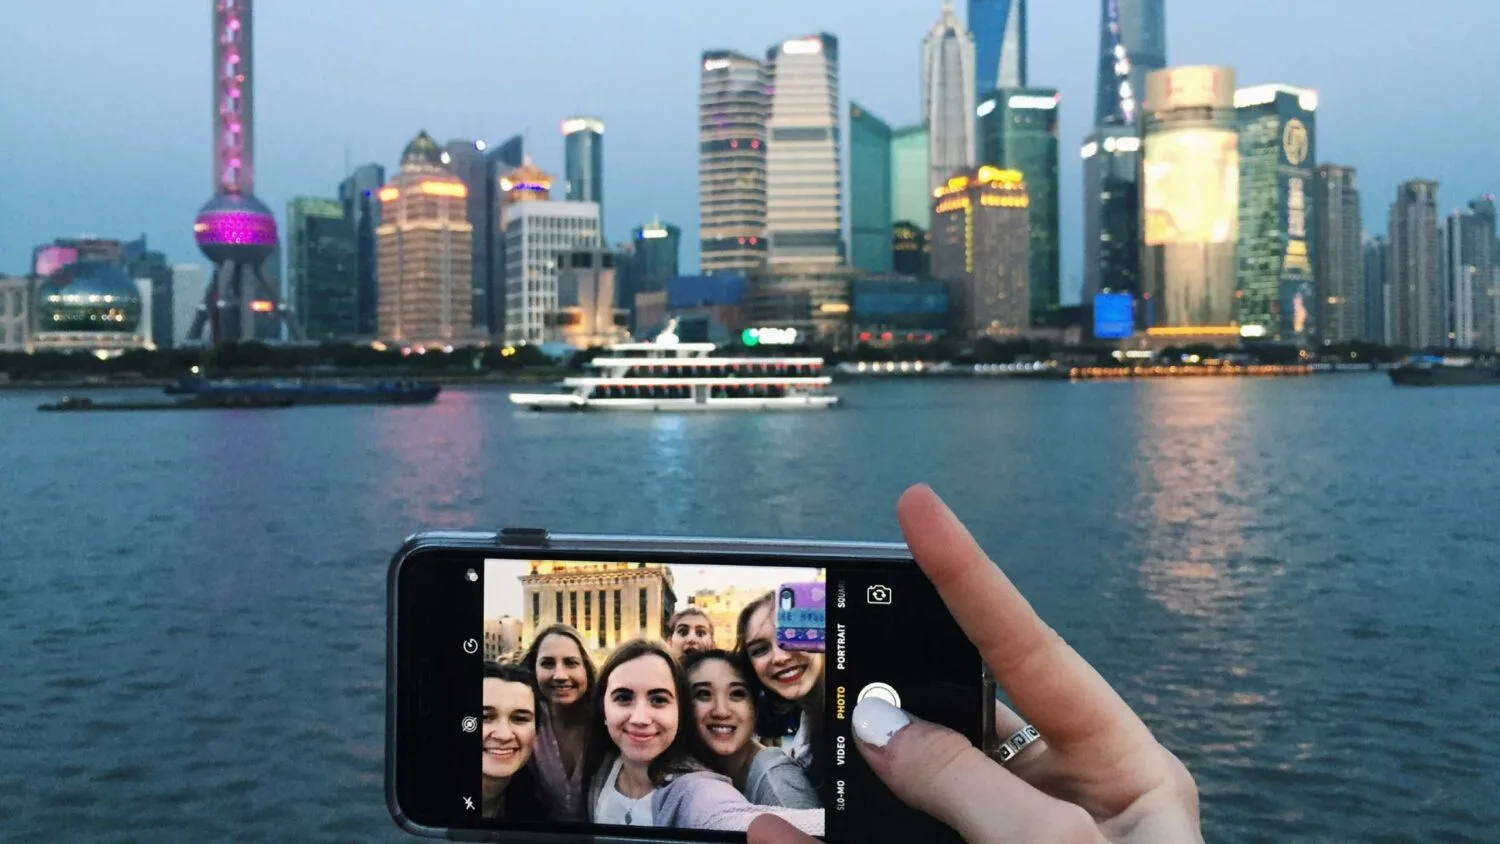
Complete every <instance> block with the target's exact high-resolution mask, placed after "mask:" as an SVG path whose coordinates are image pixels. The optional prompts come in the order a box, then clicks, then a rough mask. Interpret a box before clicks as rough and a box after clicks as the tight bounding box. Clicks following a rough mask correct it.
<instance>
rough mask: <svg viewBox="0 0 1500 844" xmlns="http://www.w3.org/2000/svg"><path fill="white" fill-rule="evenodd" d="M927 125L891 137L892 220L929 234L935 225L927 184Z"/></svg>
mask: <svg viewBox="0 0 1500 844" xmlns="http://www.w3.org/2000/svg"><path fill="white" fill-rule="evenodd" d="M927 135H928V132H927V124H925V123H918V124H917V125H915V126H906V127H904V128H901V129H897V130H896V131H894V132H892V133H891V219H892V220H893V221H894V222H908V223H911V224H913V225H915V226H918V227H920V228H921V229H922V230H924V231H926V230H927V229H928V228H929V227H931V225H932V186H931V185H929V184H927V179H928V177H929V172H930V170H931V168H929V167H928V166H927V144H928V139H927Z"/></svg>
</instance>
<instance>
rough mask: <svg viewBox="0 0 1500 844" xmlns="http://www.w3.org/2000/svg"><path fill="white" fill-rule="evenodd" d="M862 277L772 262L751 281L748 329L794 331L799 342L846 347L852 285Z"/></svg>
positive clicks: (821, 266)
mask: <svg viewBox="0 0 1500 844" xmlns="http://www.w3.org/2000/svg"><path fill="white" fill-rule="evenodd" d="M860 275H861V273H860V272H859V271H858V270H856V269H854V268H852V267H838V266H830V265H828V264H803V265H800V266H799V265H796V264H777V263H772V264H771V265H770V266H768V267H766V268H765V269H764V270H761V271H759V272H756V273H753V274H751V275H750V277H749V279H748V283H747V285H746V291H745V301H744V307H743V314H744V321H745V326H746V327H747V328H778V329H791V330H793V331H795V332H797V335H796V336H797V337H798V338H802V339H801V340H799V342H809V343H813V344H817V345H820V346H827V347H830V348H834V349H842V348H847V347H848V346H849V345H850V336H849V310H850V303H849V295H850V292H851V291H850V283H851V282H852V281H854V279H855V278H857V277H859V276H860Z"/></svg>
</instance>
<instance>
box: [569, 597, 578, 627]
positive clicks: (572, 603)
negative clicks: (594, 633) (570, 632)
mask: <svg viewBox="0 0 1500 844" xmlns="http://www.w3.org/2000/svg"><path fill="white" fill-rule="evenodd" d="M568 623H569V624H571V625H573V626H574V627H577V626H578V593H577V592H569V593H568Z"/></svg>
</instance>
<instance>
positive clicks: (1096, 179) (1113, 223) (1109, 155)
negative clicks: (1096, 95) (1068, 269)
mask: <svg viewBox="0 0 1500 844" xmlns="http://www.w3.org/2000/svg"><path fill="white" fill-rule="evenodd" d="M1081 152H1082V154H1083V185H1084V189H1083V196H1084V209H1083V212H1084V213H1083V302H1084V304H1085V305H1088V304H1089V303H1091V302H1093V300H1094V297H1095V296H1097V295H1099V294H1101V293H1103V294H1110V293H1128V294H1130V295H1132V296H1139V295H1140V294H1141V237H1140V228H1141V185H1140V167H1141V138H1140V135H1139V133H1138V132H1137V130H1136V129H1135V128H1134V127H1132V126H1123V125H1115V126H1102V127H1100V128H1098V129H1096V130H1095V131H1094V132H1093V133H1092V134H1090V135H1089V136H1088V138H1087V139H1085V140H1084V143H1083V149H1082V150H1081Z"/></svg>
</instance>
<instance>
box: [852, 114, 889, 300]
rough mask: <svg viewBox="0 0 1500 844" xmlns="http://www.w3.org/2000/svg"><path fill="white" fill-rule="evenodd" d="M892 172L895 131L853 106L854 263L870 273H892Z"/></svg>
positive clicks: (878, 119)
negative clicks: (892, 144) (892, 145)
mask: <svg viewBox="0 0 1500 844" xmlns="http://www.w3.org/2000/svg"><path fill="white" fill-rule="evenodd" d="M892 171H893V168H892V167H891V127H890V126H889V125H888V124H887V123H886V122H885V121H884V120H881V119H880V118H878V117H876V116H875V115H873V114H871V113H870V112H868V111H866V110H865V108H864V107H863V106H861V105H859V104H858V103H850V104H849V224H850V231H851V238H850V240H851V241H852V242H851V243H850V263H851V264H853V265H854V266H856V267H858V268H859V269H862V270H864V271H865V272H869V273H888V272H890V271H891V224H892V223H893V222H895V221H894V219H893V218H892V216H891V175H892Z"/></svg>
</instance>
